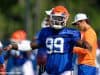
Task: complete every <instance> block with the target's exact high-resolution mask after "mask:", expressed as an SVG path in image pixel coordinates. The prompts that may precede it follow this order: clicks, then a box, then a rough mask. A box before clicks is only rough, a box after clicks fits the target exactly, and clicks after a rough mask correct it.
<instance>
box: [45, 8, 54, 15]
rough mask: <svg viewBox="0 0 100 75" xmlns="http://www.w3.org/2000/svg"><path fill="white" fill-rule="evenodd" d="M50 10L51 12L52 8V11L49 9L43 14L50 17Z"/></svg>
mask: <svg viewBox="0 0 100 75" xmlns="http://www.w3.org/2000/svg"><path fill="white" fill-rule="evenodd" d="M52 10H53V8H52V9H50V10H47V11H45V13H46V14H47V15H50V14H51V12H52Z"/></svg>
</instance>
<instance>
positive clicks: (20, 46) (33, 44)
mask: <svg viewBox="0 0 100 75" xmlns="http://www.w3.org/2000/svg"><path fill="white" fill-rule="evenodd" d="M38 47H39V46H38V43H37V42H36V41H32V42H30V43H22V44H20V43H12V44H9V45H8V46H6V47H5V48H4V50H11V49H14V50H21V51H26V50H34V49H35V48H38Z"/></svg>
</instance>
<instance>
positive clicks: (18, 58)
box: [6, 30, 35, 75]
mask: <svg viewBox="0 0 100 75" xmlns="http://www.w3.org/2000/svg"><path fill="white" fill-rule="evenodd" d="M10 41H11V43H19V44H20V45H21V44H27V43H30V41H29V40H27V34H26V32H25V31H24V30H17V31H15V32H14V33H13V34H12V36H11V38H10ZM26 47H27V46H26ZM24 48H25V47H24ZM30 55H31V49H30V48H28V49H25V50H22V51H20V50H18V51H16V50H14V49H13V50H11V51H8V56H6V57H8V61H7V67H6V69H7V72H8V75H11V74H15V75H35V74H34V69H33V67H32V66H33V65H32V61H30V60H29V58H30Z"/></svg>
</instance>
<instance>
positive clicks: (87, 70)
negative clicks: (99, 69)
mask: <svg viewBox="0 0 100 75" xmlns="http://www.w3.org/2000/svg"><path fill="white" fill-rule="evenodd" d="M78 75H96V67H93V66H88V65H82V64H81V65H78Z"/></svg>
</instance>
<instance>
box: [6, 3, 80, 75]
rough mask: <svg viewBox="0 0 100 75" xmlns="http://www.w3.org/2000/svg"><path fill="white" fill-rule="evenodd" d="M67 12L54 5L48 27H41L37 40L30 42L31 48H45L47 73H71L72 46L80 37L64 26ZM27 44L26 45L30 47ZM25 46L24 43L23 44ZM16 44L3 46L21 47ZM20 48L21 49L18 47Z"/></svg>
mask: <svg viewBox="0 0 100 75" xmlns="http://www.w3.org/2000/svg"><path fill="white" fill-rule="evenodd" d="M68 18H69V12H68V10H67V9H66V8H65V7H64V6H61V5H59V6H56V7H54V8H53V10H52V12H51V14H50V27H47V28H42V29H41V31H40V34H39V37H38V41H37V42H36V41H32V42H31V44H30V45H31V48H32V49H35V48H41V47H42V48H46V53H47V60H46V73H47V74H49V75H72V71H73V63H72V61H73V53H72V50H73V46H74V45H75V43H76V41H77V40H79V39H80V32H79V31H78V30H76V29H72V28H66V23H67V21H68ZM30 45H28V44H27V46H29V47H30ZM23 46H25V45H23ZM23 46H20V45H18V44H11V45H9V46H7V47H6V48H5V50H10V49H11V48H15V49H19V48H23ZM20 50H21V49H20Z"/></svg>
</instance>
